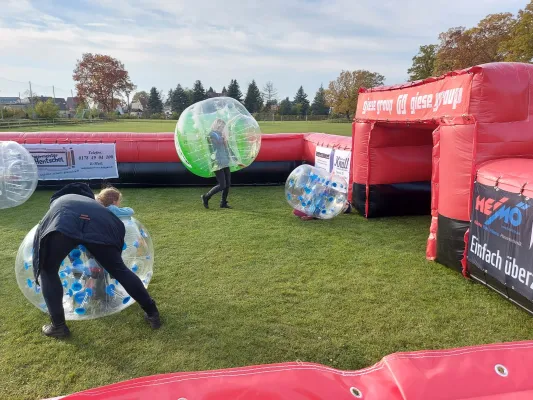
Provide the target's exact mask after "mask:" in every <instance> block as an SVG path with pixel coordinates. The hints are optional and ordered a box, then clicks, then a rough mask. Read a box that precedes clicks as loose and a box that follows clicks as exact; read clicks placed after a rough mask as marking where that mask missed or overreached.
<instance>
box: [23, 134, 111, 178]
mask: <svg viewBox="0 0 533 400" xmlns="http://www.w3.org/2000/svg"><path fill="white" fill-rule="evenodd" d="M24 147H25V148H26V150H28V151H29V152H30V154H31V155H32V156H33V159H34V160H35V163H36V164H37V170H38V173H39V180H43V181H46V180H76V179H110V178H118V168H117V157H116V149H115V144H114V143H83V144H25V145H24Z"/></svg>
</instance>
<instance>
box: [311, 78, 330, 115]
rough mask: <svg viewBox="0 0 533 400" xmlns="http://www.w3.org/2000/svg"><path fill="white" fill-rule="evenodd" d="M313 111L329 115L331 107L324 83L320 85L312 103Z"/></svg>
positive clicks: (315, 113) (317, 113)
mask: <svg viewBox="0 0 533 400" xmlns="http://www.w3.org/2000/svg"><path fill="white" fill-rule="evenodd" d="M311 112H312V113H313V115H327V114H328V113H329V107H328V106H327V103H326V91H325V90H324V86H323V85H320V88H319V89H318V90H317V92H316V94H315V99H314V100H313V104H312V105H311Z"/></svg>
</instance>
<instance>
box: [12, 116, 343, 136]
mask: <svg viewBox="0 0 533 400" xmlns="http://www.w3.org/2000/svg"><path fill="white" fill-rule="evenodd" d="M259 125H260V126H261V130H262V132H263V133H293V132H321V133H330V134H334V135H344V136H351V134H352V125H351V124H350V123H332V122H327V121H326V122H324V121H310V122H305V121H303V122H299V121H298V122H260V123H259ZM175 128H176V121H166V120H140V121H138V120H121V121H118V122H105V123H98V124H96V123H95V124H80V125H55V126H39V127H37V126H35V127H26V128H21V129H10V130H11V131H22V132H37V131H61V132H63V131H71V132H174V129H175Z"/></svg>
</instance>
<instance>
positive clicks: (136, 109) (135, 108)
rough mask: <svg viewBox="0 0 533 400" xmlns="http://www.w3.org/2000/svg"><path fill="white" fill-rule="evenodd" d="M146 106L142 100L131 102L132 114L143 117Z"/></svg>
mask: <svg viewBox="0 0 533 400" xmlns="http://www.w3.org/2000/svg"><path fill="white" fill-rule="evenodd" d="M143 111H144V107H143V105H142V104H141V102H140V101H134V102H133V103H131V110H130V115H132V116H134V117H139V118H140V117H141V116H142V115H143Z"/></svg>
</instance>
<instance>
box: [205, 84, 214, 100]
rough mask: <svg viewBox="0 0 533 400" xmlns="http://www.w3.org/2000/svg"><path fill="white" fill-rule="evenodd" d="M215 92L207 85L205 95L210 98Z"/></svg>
mask: <svg viewBox="0 0 533 400" xmlns="http://www.w3.org/2000/svg"><path fill="white" fill-rule="evenodd" d="M214 94H215V91H214V90H213V88H212V87H211V86H209V89H207V92H205V96H206V97H207V98H208V99H210V98H211V97H213V96H214Z"/></svg>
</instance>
